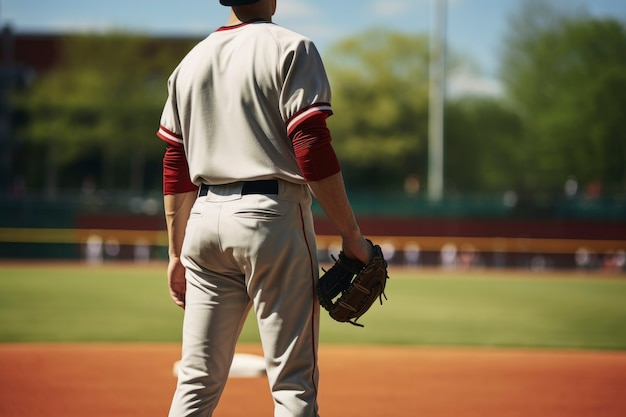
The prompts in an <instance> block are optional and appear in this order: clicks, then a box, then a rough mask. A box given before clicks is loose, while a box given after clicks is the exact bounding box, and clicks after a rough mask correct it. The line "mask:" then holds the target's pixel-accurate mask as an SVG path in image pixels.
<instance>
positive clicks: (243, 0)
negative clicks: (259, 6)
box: [220, 0, 259, 6]
mask: <svg viewBox="0 0 626 417" xmlns="http://www.w3.org/2000/svg"><path fill="white" fill-rule="evenodd" d="M257 1H259V0H220V4H221V5H222V6H245V5H247V4H252V3H256V2H257Z"/></svg>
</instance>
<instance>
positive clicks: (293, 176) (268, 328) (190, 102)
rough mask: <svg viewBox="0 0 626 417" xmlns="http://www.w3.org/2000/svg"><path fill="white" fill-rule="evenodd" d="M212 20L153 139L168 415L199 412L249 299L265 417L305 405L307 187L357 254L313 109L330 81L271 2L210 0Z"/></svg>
mask: <svg viewBox="0 0 626 417" xmlns="http://www.w3.org/2000/svg"><path fill="white" fill-rule="evenodd" d="M220 3H221V4H222V5H225V6H231V7H232V8H231V13H230V19H229V21H228V23H227V24H226V26H223V27H221V28H219V29H217V30H216V31H215V32H213V33H211V34H210V35H209V36H208V37H207V38H206V39H204V40H203V41H201V42H200V43H199V44H198V45H196V46H195V47H194V48H193V49H192V50H191V51H190V52H189V54H188V55H187V56H186V57H185V58H184V59H183V60H182V61H181V62H180V64H179V65H178V67H177V68H176V69H175V70H174V72H173V73H172V75H171V76H170V78H169V81H168V93H169V97H168V99H167V101H166V103H165V106H164V109H163V114H162V117H161V121H160V128H159V131H158V136H159V137H160V138H161V139H162V140H164V141H165V142H166V144H167V147H166V151H165V155H164V158H163V184H164V203H165V216H166V221H167V229H168V236H169V264H168V270H167V275H168V280H169V289H170V295H171V297H172V299H173V301H174V302H175V303H176V304H177V305H179V306H180V307H182V308H184V309H185V313H184V320H183V335H182V358H181V362H180V365H179V374H178V384H177V388H176V392H175V394H174V398H173V400H172V405H171V408H170V416H171V417H180V416H211V415H212V413H213V410H214V409H215V407H216V405H217V403H218V400H219V398H220V395H221V393H222V390H223V389H224V386H225V383H226V380H227V377H228V372H229V369H230V365H231V362H232V360H233V356H234V352H235V345H236V342H237V338H238V336H239V333H240V331H241V328H242V325H243V323H244V321H245V319H246V317H247V313H248V311H249V309H250V308H252V309H254V313H255V314H256V319H257V323H258V327H259V333H260V337H261V343H262V347H263V352H264V357H265V363H266V370H267V377H268V380H269V384H270V388H271V393H272V396H273V399H274V405H275V410H274V412H275V414H274V415H275V416H299V417H312V416H317V415H318V405H317V389H318V363H317V348H318V329H319V304H318V302H317V299H316V296H315V284H316V282H317V280H318V275H319V270H318V261H317V259H316V246H315V232H314V228H313V217H312V214H311V193H312V194H313V195H314V196H315V197H316V199H317V200H318V202H319V203H320V206H321V207H322V208H323V209H324V211H325V212H326V214H327V216H328V217H329V219H330V220H331V222H332V223H333V224H334V225H335V227H336V228H337V232H338V233H339V234H340V236H341V237H342V239H343V247H342V249H343V250H344V252H345V254H346V255H347V256H349V257H351V258H353V259H359V260H361V261H362V262H364V263H366V262H367V261H368V260H369V259H370V257H371V255H372V248H371V245H370V244H369V243H368V242H367V241H366V240H365V239H364V237H363V236H362V234H361V232H360V229H359V226H358V225H357V223H356V221H355V218H354V214H353V211H352V208H351V206H350V204H349V202H348V199H347V197H346V191H345V188H344V183H343V179H342V175H341V169H340V165H339V163H338V161H337V158H336V156H335V153H334V151H333V148H332V146H331V135H330V133H329V131H328V129H327V127H326V118H327V117H328V116H330V115H331V114H332V110H331V106H330V98H331V97H330V88H329V83H328V79H327V77H326V73H325V70H324V66H323V64H322V61H321V59H320V56H319V54H318V52H317V50H316V48H315V46H314V44H313V43H312V42H311V41H310V40H309V39H307V38H305V37H303V36H301V35H299V34H297V33H294V32H292V31H289V30H287V29H285V28H282V27H280V26H278V25H276V24H274V23H272V16H273V15H274V12H275V11H276V0H220Z"/></svg>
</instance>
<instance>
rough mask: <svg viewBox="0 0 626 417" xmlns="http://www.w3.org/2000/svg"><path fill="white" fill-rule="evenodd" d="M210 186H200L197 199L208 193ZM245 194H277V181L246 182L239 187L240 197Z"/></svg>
mask: <svg viewBox="0 0 626 417" xmlns="http://www.w3.org/2000/svg"><path fill="white" fill-rule="evenodd" d="M218 187H219V186H218ZM210 188H211V185H207V184H202V185H201V186H200V191H199V192H198V197H204V196H206V195H207V194H208V193H209V189H210ZM246 194H278V181H276V180H258V181H246V182H244V183H243V186H242V187H241V195H246Z"/></svg>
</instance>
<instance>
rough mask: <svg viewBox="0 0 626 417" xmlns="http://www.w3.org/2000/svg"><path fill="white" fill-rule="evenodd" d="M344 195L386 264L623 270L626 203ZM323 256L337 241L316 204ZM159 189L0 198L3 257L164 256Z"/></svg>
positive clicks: (95, 258) (93, 258) (139, 258)
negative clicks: (143, 192) (138, 192)
mask: <svg viewBox="0 0 626 417" xmlns="http://www.w3.org/2000/svg"><path fill="white" fill-rule="evenodd" d="M350 199H351V201H352V203H353V206H354V208H355V212H356V214H357V217H359V223H360V224H361V227H362V229H363V231H364V233H365V234H366V235H367V236H368V237H370V238H371V239H373V240H375V241H376V242H379V243H380V244H381V245H382V246H383V249H384V250H385V251H386V253H387V254H388V255H389V259H390V260H391V262H392V263H397V264H407V265H440V266H463V267H472V266H487V267H528V268H550V267H554V268H588V269H598V268H610V269H614V270H624V268H625V266H624V263H625V257H626V256H625V255H624V254H625V253H626V204H625V203H624V202H622V201H620V200H619V199H613V200H611V201H602V200H595V201H583V200H581V201H569V202H568V201H553V202H552V203H551V204H547V203H541V204H540V203H538V202H534V203H533V204H529V203H524V204H522V203H518V204H516V205H513V206H512V205H510V204H508V205H507V204H505V201H503V200H501V199H500V200H498V199H493V198H492V199H489V198H456V197H455V198H446V199H444V200H442V201H441V202H438V203H433V202H429V201H426V200H424V199H420V198H411V197H407V196H402V195H388V196H380V195H378V196H377V195H375V194H374V193H357V194H356V195H351V196H350ZM314 213H315V215H316V231H317V234H318V250H319V254H320V259H322V261H324V260H327V259H329V255H330V254H331V253H335V252H337V250H338V249H337V248H338V246H339V245H340V240H339V239H338V237H337V236H336V235H335V233H334V230H333V229H332V227H331V226H330V225H329V223H328V221H327V219H326V218H325V217H324V216H323V215H322V213H321V211H320V209H319V207H317V206H315V205H314ZM166 245H167V234H166V232H165V221H164V218H163V207H162V196H161V195H160V194H158V193H153V194H150V195H144V196H138V195H135V194H131V193H96V194H90V195H81V194H66V195H62V196H56V197H55V198H49V197H48V198H46V197H45V196H39V195H37V196H29V197H26V196H21V197H19V198H17V197H15V198H4V199H0V259H73V260H76V259H81V260H91V261H94V262H100V261H107V260H136V261H141V262H144V261H148V260H154V259H160V260H164V259H166V257H167V251H166Z"/></svg>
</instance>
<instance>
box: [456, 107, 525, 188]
mask: <svg viewBox="0 0 626 417" xmlns="http://www.w3.org/2000/svg"><path fill="white" fill-rule="evenodd" d="M445 129H446V165H445V172H444V174H445V178H446V183H447V186H446V187H447V191H448V193H463V194H470V193H490V194H501V193H503V192H505V191H507V190H511V189H514V188H516V187H517V186H518V185H520V184H521V183H522V181H523V176H522V175H523V172H524V164H523V155H522V154H521V153H520V152H519V149H520V145H522V143H523V142H522V141H523V127H522V123H521V120H520V118H519V116H518V115H517V114H516V113H515V112H514V111H512V110H511V109H509V108H508V107H506V105H505V104H504V103H503V102H502V100H501V99H499V98H493V97H480V96H478V97H474V96H470V97H465V98H460V99H456V100H454V101H451V102H449V103H448V104H447V106H446V124H445Z"/></svg>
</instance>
